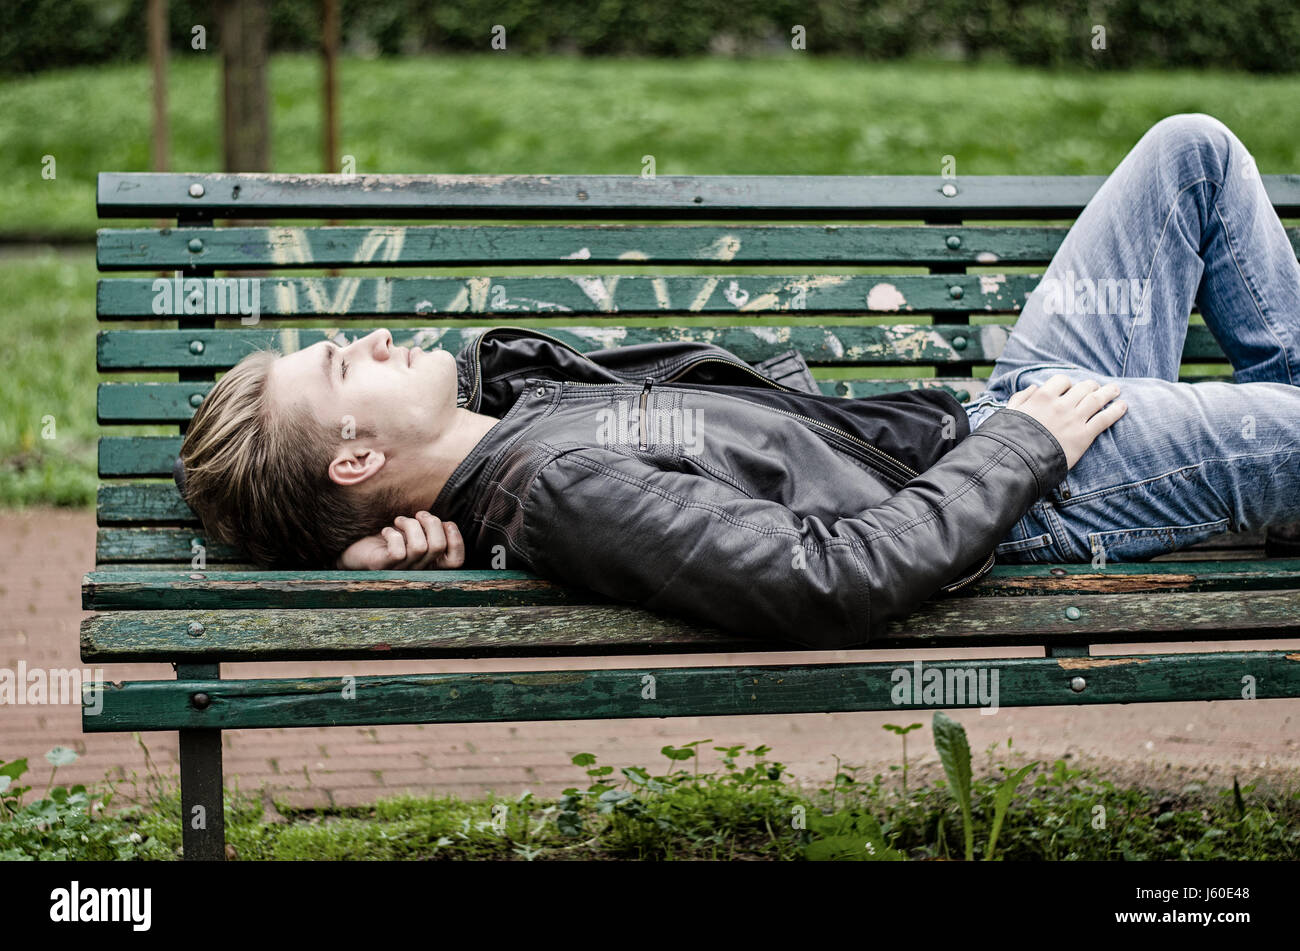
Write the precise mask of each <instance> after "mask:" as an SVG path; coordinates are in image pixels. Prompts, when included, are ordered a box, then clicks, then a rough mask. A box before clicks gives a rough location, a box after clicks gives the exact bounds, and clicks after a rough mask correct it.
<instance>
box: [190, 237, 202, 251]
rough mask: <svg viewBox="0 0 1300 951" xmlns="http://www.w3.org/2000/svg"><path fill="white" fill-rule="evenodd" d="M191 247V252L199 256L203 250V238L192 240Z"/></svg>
mask: <svg viewBox="0 0 1300 951" xmlns="http://www.w3.org/2000/svg"><path fill="white" fill-rule="evenodd" d="M189 247H190V251H191V252H193V253H194V254H198V253H199V252H200V251H202V250H203V239H202V238H190V245H189Z"/></svg>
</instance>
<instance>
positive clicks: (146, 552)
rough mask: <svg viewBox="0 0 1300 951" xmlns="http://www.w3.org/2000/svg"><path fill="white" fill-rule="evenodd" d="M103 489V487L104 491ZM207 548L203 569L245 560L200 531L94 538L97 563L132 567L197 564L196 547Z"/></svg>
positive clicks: (109, 533) (106, 532)
mask: <svg viewBox="0 0 1300 951" xmlns="http://www.w3.org/2000/svg"><path fill="white" fill-rule="evenodd" d="M103 488H104V487H102V486H101V490H102V489H103ZM196 541H197V544H199V545H201V546H204V548H205V551H204V558H205V561H204V563H203V564H204V566H205V567H206V565H207V564H209V563H213V564H222V563H228V562H242V561H244V559H245V557H246V556H244V555H243V554H241V553H240V552H238V551H236V550H235V549H233V548H230V547H228V546H226V545H219V544H216V543H209V542H208V540H207V538H205V537H204V534H203V532H202V531H201V530H200V529H199V527H198V521H197V519H195V520H194V526H193V527H190V528H101V529H99V531H98V532H96V535H95V559H96V560H97V561H103V562H114V563H132V562H147V561H169V562H173V568H172V570H175V564H174V563H175V562H181V563H182V564H183V565H185V566H187V567H188V566H189V565H191V564H193V563H194V557H195V547H194V543H195V542H196Z"/></svg>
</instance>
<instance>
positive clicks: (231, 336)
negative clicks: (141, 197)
mask: <svg viewBox="0 0 1300 951" xmlns="http://www.w3.org/2000/svg"><path fill="white" fill-rule="evenodd" d="M373 329H374V328H372V327H357V328H353V327H348V328H342V329H341V328H334V327H279V328H274V329H242V328H241V329H238V330H234V329H230V330H226V329H217V330H214V329H206V328H199V329H194V330H101V331H100V332H99V334H98V335H97V356H96V360H97V364H98V367H99V369H100V370H106V371H107V370H176V369H180V370H198V369H210V370H227V369H229V368H230V367H232V366H234V365H235V364H236V363H238V362H239V361H240V360H241V359H242V358H243V357H244V356H246V355H247V354H249V353H251V352H253V351H254V350H260V349H267V348H274V349H277V350H279V351H280V352H281V353H292V352H294V351H297V350H301V349H303V348H305V347H309V346H311V345H312V344H315V343H319V342H320V341H322V340H330V339H333V338H334V337H335V335H336V334H338V333H339V332H340V330H342V332H344V333H345V334H346V335H347V339H349V340H354V339H356V338H357V337H359V336H364V335H365V334H368V333H370V332H372V330H373ZM485 329H486V328H484V327H465V328H458V327H390V328H389V330H390V332H391V333H392V335H393V344H394V346H398V347H413V346H418V347H420V348H422V349H425V350H432V349H434V348H435V347H439V348H441V349H444V350H450V351H451V352H453V353H456V352H458V351H459V350H460V348H461V347H463V346H464V345H465V344H467V343H469V342H471V341H473V340H475V339H477V338H478V337H479V336H480V335H481V334H482V332H483V331H484V330H485ZM544 332H545V333H547V334H549V335H550V336H552V337H555V338H557V339H559V340H561V341H563V342H564V343H566V344H568V345H569V346H571V347H573V348H575V349H576V350H578V351H580V352H583V353H586V352H589V351H592V350H599V349H602V348H605V347H616V346H626V345H632V344H639V343H660V342H669V341H680V340H690V341H696V342H703V343H712V344H716V345H718V346H720V347H723V348H725V349H727V350H730V351H731V352H732V353H734V354H735V355H736V356H738V357H740V358H741V359H742V360H745V361H747V362H749V363H758V362H759V361H761V360H765V359H767V358H768V357H771V356H774V355H775V354H777V353H780V352H782V351H784V350H788V349H790V348H791V347H793V348H795V349H797V350H798V351H799V352H800V353H802V354H803V357H804V359H805V360H806V361H807V362H808V364H809V366H811V367H814V368H815V367H819V366H853V365H859V364H862V365H872V364H893V365H900V364H901V365H908V364H920V365H929V364H940V365H942V364H944V363H960V362H974V363H981V362H983V363H993V362H994V361H995V360H996V359H997V358H998V356H999V355H1000V354H1001V353H1002V349H1003V347H1004V346H1005V345H1006V341H1007V338H1008V337H1009V336H1010V334H1011V327H1010V326H1008V325H1007V324H1001V323H997V324H976V325H969V326H968V325H963V324H916V323H903V324H866V323H824V324H763V325H754V326H734V327H692V326H674V325H670V324H667V323H665V324H656V325H654V326H650V327H599V326H578V327H573V326H566V327H554V328H552V327H547V328H546V329H545V331H544ZM196 344H197V346H195V345H196ZM196 349H197V350H198V351H199V352H197V353H195V352H194V350H196ZM1226 359H1227V358H1226V356H1225V355H1224V353H1223V349H1222V348H1221V347H1220V346H1219V344H1218V341H1216V340H1215V339H1214V335H1213V334H1212V333H1210V330H1209V328H1208V327H1206V326H1204V325H1203V324H1195V325H1192V326H1189V327H1188V329H1187V336H1186V338H1185V339H1184V342H1183V360H1184V361H1197V362H1205V361H1223V360H1226Z"/></svg>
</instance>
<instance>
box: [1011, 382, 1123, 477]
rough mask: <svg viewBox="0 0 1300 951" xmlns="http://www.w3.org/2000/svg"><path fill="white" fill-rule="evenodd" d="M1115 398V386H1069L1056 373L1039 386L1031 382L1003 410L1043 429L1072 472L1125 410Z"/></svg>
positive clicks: (1087, 383)
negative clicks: (1014, 412)
mask: <svg viewBox="0 0 1300 951" xmlns="http://www.w3.org/2000/svg"><path fill="white" fill-rule="evenodd" d="M1118 395H1119V386H1118V385H1117V384H1114V383H1108V384H1106V385H1105V386H1102V385H1101V384H1099V383H1098V382H1097V381H1096V380H1081V381H1079V382H1078V383H1072V382H1071V380H1070V378H1069V377H1068V376H1066V375H1065V374H1064V373H1058V374H1057V375H1056V376H1054V377H1052V378H1051V379H1050V380H1048V381H1047V382H1046V383H1044V384H1043V385H1042V386H1041V387H1040V386H1039V385H1038V384H1037V383H1033V384H1030V385H1029V386H1027V387H1025V388H1024V389H1023V390H1021V391H1020V392H1019V393H1016V394H1014V395H1013V396H1012V397H1011V399H1009V400H1008V401H1007V407H1008V408H1009V409H1018V410H1020V412H1022V413H1025V414H1027V415H1029V416H1032V417H1033V418H1034V419H1036V420H1038V421H1039V422H1040V423H1042V424H1043V425H1044V426H1046V427H1047V430H1048V432H1050V433H1051V434H1052V435H1053V436H1055V437H1056V441H1057V442H1059V443H1060V444H1061V448H1062V449H1064V450H1065V461H1066V463H1067V465H1066V468H1067V469H1073V468H1074V464H1075V463H1076V462H1078V461H1079V457H1080V456H1082V455H1083V452H1084V450H1085V449H1087V448H1088V447H1089V446H1091V445H1092V441H1093V440H1094V439H1096V438H1097V436H1098V435H1099V434H1100V433H1101V432H1103V431H1104V430H1106V429H1109V428H1110V426H1111V424H1112V423H1114V422H1115V420H1117V419H1119V418H1120V417H1121V416H1123V415H1124V414H1125V413H1126V412H1127V411H1128V404H1127V403H1125V402H1124V401H1123V400H1115V397H1116V396H1118ZM1111 400H1115V402H1113V403H1111ZM1107 403H1110V405H1109V406H1107V405H1106V404H1107ZM1102 407H1105V409H1103V408H1102Z"/></svg>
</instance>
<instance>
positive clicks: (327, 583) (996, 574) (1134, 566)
mask: <svg viewBox="0 0 1300 951" xmlns="http://www.w3.org/2000/svg"><path fill="white" fill-rule="evenodd" d="M1056 570H1062V571H1064V573H1063V574H1054V573H1053V572H1054V571H1056ZM1298 585H1300V559H1269V560H1261V561H1245V562H1237V561H1228V562H1219V561H1212V562H1208V563H1204V564H1200V565H1197V566H1195V567H1194V568H1192V567H1189V566H1187V565H1185V564H1180V563H1178V562H1145V563H1142V562H1127V563H1114V564H1110V565H1108V566H1106V568H1104V569H1097V568H1094V567H1092V566H1091V565H1088V564H1078V565H1069V566H1065V567H1064V568H1061V567H1060V566H1056V565H1011V564H1007V565H996V566H994V568H993V570H992V571H991V572H990V573H989V574H988V575H986V576H985V577H984V578H982V579H980V580H979V581H978V582H976V583H975V584H972V585H970V586H968V587H966V588H963V589H962V590H961V591H960V592H956V593H955V594H954V595H953V596H954V597H957V598H988V597H1009V596H1028V595H1055V596H1062V595H1072V594H1079V595H1095V594H1133V593H1138V592H1144V591H1145V592H1168V591H1254V590H1262V589H1268V588H1288V587H1297V586H1298ZM606 602H608V599H606V598H603V597H601V596H600V595H598V594H595V593H593V592H589V591H585V590H583V589H580V588H574V587H569V586H565V585H559V584H555V583H553V582H550V581H547V580H545V579H542V578H540V577H538V576H537V575H534V574H532V573H530V572H526V571H506V570H483V571H359V572H355V571H209V570H205V571H202V572H197V571H178V570H177V568H176V566H174V565H173V566H171V568H170V570H166V571H158V570H148V571H139V570H114V571H94V572H90V573H88V574H87V575H86V577H85V579H84V583H83V584H82V589H81V606H82V608H83V609H84V610H87V611H145V610H159V609H169V610H179V609H190V608H195V609H212V610H218V609H220V610H240V609H247V608H298V609H301V608H329V607H351V608H400V607H464V606H469V605H493V606H503V605H525V604H575V603H576V604H593V603H606ZM1297 623H1298V624H1300V621H1297Z"/></svg>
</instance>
